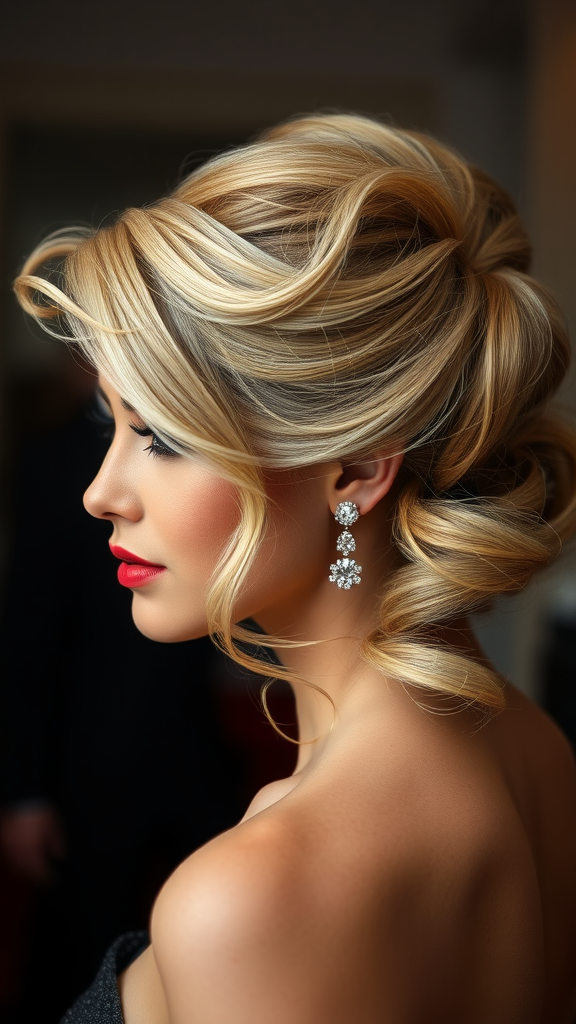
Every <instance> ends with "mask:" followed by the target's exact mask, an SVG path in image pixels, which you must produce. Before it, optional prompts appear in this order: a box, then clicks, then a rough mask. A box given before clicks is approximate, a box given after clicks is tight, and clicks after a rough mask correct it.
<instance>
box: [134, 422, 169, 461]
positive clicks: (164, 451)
mask: <svg viewBox="0 0 576 1024" xmlns="http://www.w3.org/2000/svg"><path fill="white" fill-rule="evenodd" d="M130 429H131V430H133V431H134V433H135V434H138V435H139V436H140V437H151V438H152V441H151V443H150V444H149V445H147V446H146V448H145V449H144V451H145V452H148V453H149V454H150V455H167V456H174V455H178V452H175V451H174V449H173V448H170V447H169V446H168V445H167V444H165V443H164V441H162V440H161V439H160V438H159V437H158V435H157V434H155V433H154V431H153V430H151V429H150V427H147V426H143V427H139V426H138V425H137V424H136V423H131V424H130Z"/></svg>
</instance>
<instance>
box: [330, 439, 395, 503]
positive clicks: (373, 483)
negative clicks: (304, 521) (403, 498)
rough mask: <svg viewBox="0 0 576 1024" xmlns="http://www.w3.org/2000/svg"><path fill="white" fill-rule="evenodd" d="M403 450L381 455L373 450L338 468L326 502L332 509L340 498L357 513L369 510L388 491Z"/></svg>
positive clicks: (331, 482)
mask: <svg viewBox="0 0 576 1024" xmlns="http://www.w3.org/2000/svg"><path fill="white" fill-rule="evenodd" d="M403 458H404V453H403V452H399V453H397V454H395V455H385V454H384V453H382V454H379V453H376V454H375V455H374V456H373V457H372V458H370V459H365V460H362V461H358V462H354V463H347V464H346V465H343V466H342V467H341V472H340V474H339V475H338V476H336V475H333V476H332V478H331V481H330V495H329V505H330V508H331V510H332V512H335V511H336V506H337V505H338V504H339V503H340V502H341V501H353V502H355V504H356V505H357V506H358V508H359V509H360V515H365V513H366V512H370V510H371V509H373V508H374V506H375V505H377V504H378V502H379V501H380V500H381V498H383V497H384V496H385V495H386V494H388V492H389V491H390V489H391V487H392V485H393V483H394V481H395V480H396V477H397V475H398V470H399V469H400V466H401V465H402V460H403Z"/></svg>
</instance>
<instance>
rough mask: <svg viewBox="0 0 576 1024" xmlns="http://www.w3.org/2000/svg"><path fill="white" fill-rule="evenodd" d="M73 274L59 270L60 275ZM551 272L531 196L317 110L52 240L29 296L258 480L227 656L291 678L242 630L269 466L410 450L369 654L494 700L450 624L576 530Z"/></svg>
mask: <svg viewBox="0 0 576 1024" xmlns="http://www.w3.org/2000/svg"><path fill="white" fill-rule="evenodd" d="M54 260H56V261H60V264H61V266H59V268H58V270H57V274H58V276H57V278H56V279H55V278H54V274H51V273H50V272H49V271H46V273H45V274H44V276H38V270H39V268H40V267H41V265H43V264H46V263H49V262H50V261H54ZM529 260H530V246H529V242H528V239H527V237H526V235H525V233H524V230H523V228H522V225H521V223H520V221H519V218H518V215H517V213H516V211H515V209H514V206H513V204H512V202H511V200H510V199H509V197H508V196H507V195H506V194H505V193H504V192H503V191H502V190H501V189H500V188H499V187H498V186H497V185H496V184H495V183H494V182H493V181H491V180H490V179H489V178H488V177H486V176H485V175H484V174H482V173H480V172H479V171H477V170H475V169H474V168H471V167H469V166H468V165H467V164H466V163H465V162H464V161H463V160H462V159H461V158H460V157H458V156H457V155H455V154H454V153H452V152H451V151H450V150H449V149H447V148H445V147H444V146H442V145H440V144H439V143H437V142H435V141H434V140H432V139H430V138H427V137H425V136H422V135H419V134H416V133H414V132H408V131H401V130H399V129H397V128H393V127H390V126H387V125H384V124H380V123H378V122H376V121H373V120H370V119H368V118H364V117H359V116H353V115H329V116H324V115H317V116H308V117H301V118H298V119H295V120H292V121H289V122H287V123H285V124H282V125H280V126H279V127H277V128H275V129H273V130H271V131H268V132H267V133H266V134H264V135H263V136H262V137H261V138H260V139H259V140H258V141H257V142H255V143H254V144H251V145H247V146H245V147H243V148H239V149H236V150H233V151H231V152H228V153H225V154H224V155H221V156H218V157H216V158H215V159H212V160H211V161H209V162H208V163H207V164H205V165H204V166H203V167H201V168H200V169H199V170H196V171H195V172H194V173H192V174H191V175H190V176H189V177H188V178H186V179H185V180H184V181H183V182H182V184H181V185H179V186H178V187H177V188H176V190H175V191H174V192H173V193H172V194H171V195H169V196H168V197H166V198H163V199H161V200H160V201H159V202H157V203H155V204H154V205H152V206H149V207H146V208H144V209H128V210H126V211H125V212H124V213H123V214H122V215H121V216H120V217H119V219H118V220H117V222H116V223H115V224H114V225H113V226H111V227H105V228H102V229H100V230H98V231H95V232H87V231H84V230H80V229H78V230H76V229H75V230H71V231H69V232H65V233H60V234H56V235H53V236H51V237H50V238H49V239H47V241H46V242H44V243H43V244H42V245H40V246H39V247H38V248H37V249H36V250H35V252H34V253H33V254H32V255H31V256H30V258H29V259H28V261H27V263H26V265H25V267H24V269H23V272H22V275H21V276H20V277H19V278H18V280H17V281H16V285H15V287H16V293H17V295H18V297H19V300H20V302H21V304H22V306H23V307H24V308H25V309H26V310H27V311H28V312H30V313H31V314H32V315H34V316H35V317H36V318H37V319H39V320H41V321H42V322H43V323H44V324H45V325H46V324H47V322H48V323H49V322H50V321H53V326H52V327H49V329H50V330H52V331H53V333H56V334H58V335H59V336H64V337H66V338H67V339H68V340H73V341H75V342H77V343H78V344H79V345H80V347H81V349H82V350H83V352H84V353H85V354H86V356H87V357H88V358H89V359H90V360H91V361H92V362H93V363H94V365H95V366H96V367H97V368H98V369H99V370H100V371H101V372H102V373H103V375H104V376H105V377H106V378H107V379H108V380H109V381H110V382H111V383H112V384H113V385H114V386H115V387H116V388H117V389H118V390H119V391H120V392H121V393H122V396H123V397H124V398H125V399H126V400H127V401H128V402H129V403H130V404H131V405H133V406H134V407H135V408H136V409H137V410H138V412H139V413H140V414H141V415H142V417H143V418H144V419H145V420H146V422H147V423H148V424H149V425H151V426H152V425H153V428H154V430H155V431H156V432H157V433H158V434H159V435H160V437H163V438H164V439H165V440H167V441H169V443H170V445H172V446H173V447H176V448H177V449H178V450H181V451H182V452H186V451H189V450H190V449H192V450H194V451H196V452H199V453H201V454H202V455H204V456H205V457H207V458H208V459H209V460H210V461H211V463H212V464H213V465H214V466H215V468H216V469H217V471H218V472H221V473H222V474H223V475H224V476H225V477H227V478H228V479H229V480H231V481H233V482H234V483H235V485H236V486H237V487H238V493H239V503H240V505H241V520H240V524H239V526H238V529H237V531H236V533H235V534H234V536H233V537H231V538H230V543H229V546H228V549H227V551H226V552H225V554H224V557H223V559H222V561H221V564H220V565H219V566H218V568H217V571H216V573H215V575H214V580H213V584H212V588H211V591H210V595H209V598H208V609H207V610H208V619H209V624H210V630H211V632H212V633H213V634H214V636H215V637H216V638H218V640H219V642H220V644H221V645H222V646H223V648H224V649H225V650H226V651H227V652H228V653H229V654H231V655H232V656H233V657H234V658H235V659H236V660H237V661H239V662H240V663H241V664H244V665H247V666H248V667H250V668H252V669H255V670H256V671H258V672H261V673H262V674H266V675H268V674H269V671H270V669H269V666H268V667H267V666H266V665H264V664H262V663H261V662H258V661H255V660H254V659H253V658H252V657H251V656H250V655H249V654H248V653H247V652H246V650H245V649H244V646H243V644H242V643H241V641H243V640H244V641H245V640H247V639H250V637H252V639H253V635H252V634H250V633H249V632H246V631H245V630H244V629H243V628H242V627H240V626H239V625H237V624H234V618H233V613H234V607H235V605H236V602H237V598H238V594H239V592H240V590H241V588H242V585H243V581H244V580H245V578H246V574H247V572H248V570H249V568H250V566H251V564H252V560H253V558H254V555H255V552H256V550H257V547H258V544H259V541H260V539H261V537H262V535H263V532H264V530H265V525H266V508H267V498H266V494H265V490H264V486H263V471H264V470H265V469H266V468H274V469H288V468H292V467H302V466H308V465H312V464H314V463H323V462H327V461H331V460H342V461H344V462H346V461H350V460H352V459H354V460H357V459H359V458H363V457H368V456H369V455H370V454H371V453H374V452H375V451H376V450H381V449H382V448H385V449H386V450H388V451H390V453H392V452H399V451H402V452H405V460H404V467H403V471H402V481H401V485H400V486H399V488H398V496H397V500H396V502H395V505H394V508H393V529H392V535H393V539H394V541H395V543H396V545H397V547H398V549H399V551H400V552H401V554H402V555H403V559H402V564H401V565H400V566H399V567H398V568H397V569H396V570H394V572H393V574H392V575H391V577H389V578H388V579H387V580H386V585H385V591H384V593H383V595H382V597H381V599H380V626H379V628H378V629H377V630H375V631H374V632H373V633H372V634H371V635H370V636H368V637H367V638H366V640H365V641H364V644H363V655H364V657H365V658H366V660H367V661H369V662H370V663H371V664H373V665H375V666H377V667H378V668H379V669H381V670H382V672H383V673H385V674H387V675H390V676H393V677H396V678H398V679H401V680H402V681H403V682H404V683H406V684H410V685H412V686H415V687H417V688H419V691H420V696H422V693H421V691H422V690H425V691H428V692H429V693H430V692H434V693H435V694H444V695H446V696H447V697H449V698H454V697H455V698H457V699H458V700H459V701H462V702H464V703H467V704H473V705H477V706H479V707H480V708H482V709H488V710H490V709H492V710H498V709H500V708H502V707H503V706H504V704H505V702H504V696H503V693H502V686H501V683H500V681H499V679H498V678H497V676H496V675H495V674H494V673H493V672H492V671H491V670H490V669H489V668H487V667H485V666H484V665H481V664H479V663H477V662H476V661H474V660H472V659H470V658H467V657H466V656H465V655H464V654H463V653H461V652H459V651H457V650H455V649H449V648H447V647H445V646H443V645H441V644H439V643H438V642H437V640H436V639H435V635H434V629H433V628H432V627H436V626H438V625H440V624H442V623H448V622H450V621H451V620H454V619H455V618H457V617H459V616H462V615H465V614H467V613H469V612H471V611H473V610H476V609H480V608H483V607H486V606H487V605H488V604H489V603H490V602H491V600H492V598H493V597H494V596H495V595H497V594H499V593H502V592H505V591H515V590H519V589H520V588H521V587H523V586H524V585H525V584H526V583H527V581H528V580H529V578H530V576H531V574H532V573H533V571H534V570H536V569H538V568H539V567H541V566H544V565H546V564H547V563H548V562H549V561H550V560H551V559H552V558H554V557H555V555H556V554H557V553H558V551H559V549H560V543H561V538H562V537H564V536H565V535H567V534H568V532H569V531H570V530H571V529H572V528H573V527H574V523H575V520H576V443H575V440H574V435H573V433H572V432H571V430H570V429H569V428H568V427H567V426H565V425H563V424H562V422H561V421H560V420H558V419H555V418H553V417H551V416H550V415H549V414H548V413H547V411H546V404H547V401H548V399H549V397H550V395H551V394H552V393H553V391H554V390H555V389H556V388H557V386H558V384H559V383H560V381H561V379H562V377H563V376H564V373H565V371H566V367H567V364H568V358H569V349H568V343H567V338H566V333H565V330H564V327H563V324H562V321H561V318H560V316H559V313H558V311H557V308H556V306H555V304H554V302H553V300H552V299H551V298H550V296H549V295H548V294H547V293H546V291H545V290H544V289H543V288H542V287H541V286H540V285H538V284H537V283H536V282H535V281H534V280H533V279H532V278H530V277H529V276H528V273H527V272H528V267H529ZM62 261H63V262H62ZM276 642H277V641H274V640H273V638H270V639H264V640H263V643H264V644H269V645H270V646H271V645H272V643H276ZM287 645H288V642H286V643H285V644H284V646H287ZM283 673H284V674H286V675H288V676H289V673H287V672H285V670H283V669H278V672H277V673H275V674H277V675H282V674H283Z"/></svg>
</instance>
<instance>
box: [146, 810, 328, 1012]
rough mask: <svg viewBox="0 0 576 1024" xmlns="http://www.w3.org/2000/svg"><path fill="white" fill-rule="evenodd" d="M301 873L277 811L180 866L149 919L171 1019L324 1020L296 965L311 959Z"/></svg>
mask: <svg viewBox="0 0 576 1024" xmlns="http://www.w3.org/2000/svg"><path fill="white" fill-rule="evenodd" d="M305 875H306V873H305V871H304V870H303V853H302V850H299V848H298V840H297V837H296V836H295V835H294V834H293V833H292V834H291V833H290V829H289V828H288V827H287V825H286V823H285V822H284V821H283V819H282V815H281V814H277V813H272V814H270V815H268V816H266V815H262V816H258V817H256V818H252V819H251V820H250V821H248V822H246V823H245V824H242V825H240V826H237V827H236V828H234V829H232V830H231V831H230V832H228V833H225V834H224V835H222V836H219V837H218V838H217V839H215V840H213V841H212V842H211V843H209V844H207V846H205V847H204V848H203V849H201V850H199V851H197V852H196V853H195V854H193V855H192V857H190V858H189V859H188V860H187V861H186V862H184V864H182V865H181V866H180V868H178V870H177V871H176V872H175V873H174V874H173V875H172V876H171V878H170V879H169V880H168V882H167V883H166V885H165V886H164V888H163V890H162V892H161V893H160V896H159V897H158V900H157V902H156V906H155V909H154V913H153V918H152V943H153V947H154V955H155V958H156V963H157V965H158V970H159V972H160V977H161V979H162V983H163V987H164V991H165V993H166V999H167V1004H168V1008H169V1017H170V1022H171V1024H181V1022H182V1024H184V1022H186V1024H193V1022H195V1021H198V1022H199V1024H211V1022H212V1021H214V1022H216V1021H222V1020H231V1021H232V1020H233V1021H234V1022H235V1024H236V1022H237V1024H243V1022H244V1021H246V1022H247V1024H248V1022H250V1024H258V1022H260V1021H262V1022H264V1021H267V1022H268V1021H270V1020H274V1021H278V1022H279V1024H282V1022H283V1021H286V1022H288V1021H290V1022H292V1021H294V1020H296V1019H298V1020H300V1021H302V1022H303V1024H304V1022H306V1021H308V1020H310V1022H311V1024H312V1021H313V1020H314V1022H315V1024H321V1022H322V1021H323V1020H324V1018H323V1017H322V1016H317V1017H314V1016H313V1015H312V1013H311V1010H310V1006H309V1001H310V998H311V991H310V984H307V979H306V977H303V976H302V972H301V970H300V968H301V967H302V966H303V965H306V961H307V958H308V964H309V963H310V962H311V960H313V959H314V958H313V956H309V954H311V949H309V948H308V947H309V939H308V937H307V936H306V928H305V927H304V928H303V922H304V921H306V920H307V919H308V920H309V919H310V916H309V915H307V914H306V910H308V911H310V906H308V907H307V906H306V900H307V898H308V899H310V897H311V893H310V892H308V893H306V885H305ZM306 974H307V970H305V971H304V975H306ZM308 982H311V979H310V978H308ZM326 1021H327V1022H328V1018H326Z"/></svg>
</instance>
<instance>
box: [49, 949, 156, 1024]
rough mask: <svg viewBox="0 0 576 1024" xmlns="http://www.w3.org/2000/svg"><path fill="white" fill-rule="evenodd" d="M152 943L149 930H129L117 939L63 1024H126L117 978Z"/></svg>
mask: <svg viewBox="0 0 576 1024" xmlns="http://www.w3.org/2000/svg"><path fill="white" fill-rule="evenodd" d="M148 943H149V939H148V935H147V934H146V932H128V934H127V935H121V936H120V937H119V938H118V939H116V942H114V943H113V944H112V945H111V946H110V949H109V950H108V952H107V953H106V956H105V957H104V959H103V961H102V964H101V966H100V970H99V971H98V974H97V975H96V977H95V978H94V981H93V982H92V984H91V985H90V988H89V989H87V990H86V992H84V993H83V995H81V996H80V997H79V999H77V1000H76V1002H75V1003H74V1006H71V1007H70V1009H69V1010H68V1011H67V1012H66V1013H65V1014H64V1016H63V1018H62V1020H61V1022H60V1024H124V1017H123V1016H122V1007H121V1005H120V996H119V995H118V986H117V984H116V979H117V977H118V975H119V974H121V973H122V971H125V970H126V968H127V967H129V966H130V964H131V963H132V962H133V961H134V960H135V959H136V957H138V956H139V955H140V953H142V952H143V951H144V950H145V949H146V946H147V945H148Z"/></svg>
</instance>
